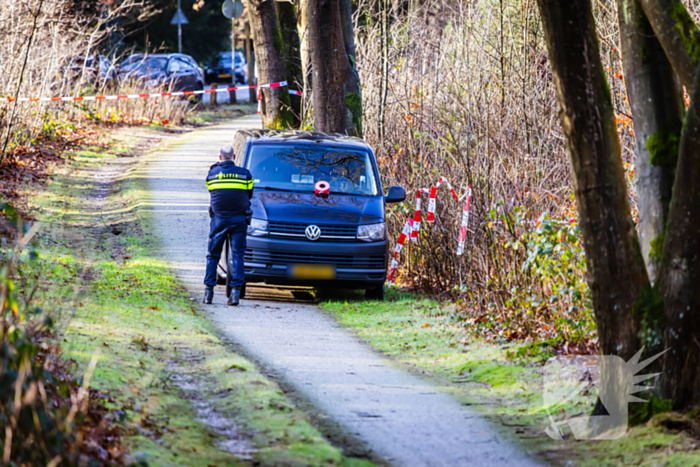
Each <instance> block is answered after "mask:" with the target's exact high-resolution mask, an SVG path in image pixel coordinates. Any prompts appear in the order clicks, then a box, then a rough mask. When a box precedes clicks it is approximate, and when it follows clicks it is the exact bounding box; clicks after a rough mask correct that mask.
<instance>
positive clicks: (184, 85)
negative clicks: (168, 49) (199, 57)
mask: <svg viewBox="0 0 700 467" xmlns="http://www.w3.org/2000/svg"><path fill="white" fill-rule="evenodd" d="M119 79H121V80H125V81H129V80H133V81H137V82H141V83H143V85H145V86H146V87H153V88H155V87H159V86H162V85H164V84H166V85H168V86H169V87H170V89H171V90H173V91H196V90H202V89H204V72H203V71H202V69H201V68H200V67H199V65H197V62H196V61H195V60H194V59H193V58H192V57H190V56H189V55H185V54H151V55H144V54H136V55H135V56H134V55H132V56H131V57H129V58H127V59H126V60H125V61H124V63H122V64H121V66H120V67H119Z"/></svg>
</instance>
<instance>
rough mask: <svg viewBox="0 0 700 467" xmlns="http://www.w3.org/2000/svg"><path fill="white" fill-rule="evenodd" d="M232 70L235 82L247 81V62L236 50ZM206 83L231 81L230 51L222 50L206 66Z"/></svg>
mask: <svg viewBox="0 0 700 467" xmlns="http://www.w3.org/2000/svg"><path fill="white" fill-rule="evenodd" d="M234 70H235V74H236V83H247V82H248V63H247V62H246V60H245V57H244V56H243V54H242V53H241V52H236V54H235V62H234ZM205 76H206V79H207V83H230V82H231V52H222V53H220V54H219V55H218V57H217V58H216V60H215V61H214V62H213V63H211V64H210V66H209V67H207V70H206V72H205Z"/></svg>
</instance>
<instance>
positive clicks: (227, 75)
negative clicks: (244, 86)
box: [219, 74, 231, 78]
mask: <svg viewBox="0 0 700 467" xmlns="http://www.w3.org/2000/svg"><path fill="white" fill-rule="evenodd" d="M230 77H231V75H230V74H223V75H219V78H230Z"/></svg>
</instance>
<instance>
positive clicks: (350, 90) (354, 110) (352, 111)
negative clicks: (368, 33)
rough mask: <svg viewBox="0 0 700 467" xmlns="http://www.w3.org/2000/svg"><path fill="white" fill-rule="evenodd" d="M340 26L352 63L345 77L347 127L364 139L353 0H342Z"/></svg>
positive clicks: (346, 52) (347, 53)
mask: <svg viewBox="0 0 700 467" xmlns="http://www.w3.org/2000/svg"><path fill="white" fill-rule="evenodd" d="M340 25H341V27H342V29H343V44H344V45H345V54H346V55H347V57H348V60H349V61H350V66H351V68H350V72H349V73H348V74H347V75H346V77H345V127H346V128H349V129H351V130H350V134H355V135H357V136H360V137H362V89H361V88H360V75H359V73H358V72H357V52H356V51H355V34H354V32H353V24H352V0H340Z"/></svg>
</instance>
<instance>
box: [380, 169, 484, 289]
mask: <svg viewBox="0 0 700 467" xmlns="http://www.w3.org/2000/svg"><path fill="white" fill-rule="evenodd" d="M443 183H444V184H445V185H447V187H448V188H449V190H450V193H451V194H452V196H453V197H454V199H455V200H457V202H461V201H462V199H464V197H463V198H460V197H459V196H457V193H456V192H455V190H454V188H453V187H452V184H451V183H450V182H449V180H447V179H446V178H444V177H440V179H439V180H438V181H437V183H436V184H435V186H433V187H431V188H430V189H429V190H428V189H427V188H419V189H417V190H416V209H415V211H414V215H413V218H411V217H409V218H408V219H406V223H405V224H404V226H403V230H402V231H401V235H399V238H398V240H397V241H396V247H395V248H394V257H393V258H392V259H391V266H390V271H389V277H388V278H387V283H388V284H389V285H391V284H392V282H393V281H394V278H395V277H396V271H397V270H398V268H399V253H401V250H403V247H404V245H405V244H406V240H407V239H409V238H410V240H411V241H412V242H417V241H418V237H419V234H420V224H421V201H422V196H423V193H427V194H428V196H429V198H428V213H427V217H426V221H427V222H429V223H433V222H435V207H436V206H435V205H436V198H437V190H438V188H439V187H440V185H442V184H443ZM465 197H466V199H467V201H466V204H465V205H464V210H463V211H462V222H461V225H460V228H459V235H458V238H457V242H458V243H457V256H461V255H463V254H464V245H465V244H466V240H467V228H468V225H469V207H470V204H471V199H472V189H471V187H468V189H467V193H466V195H465Z"/></svg>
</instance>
